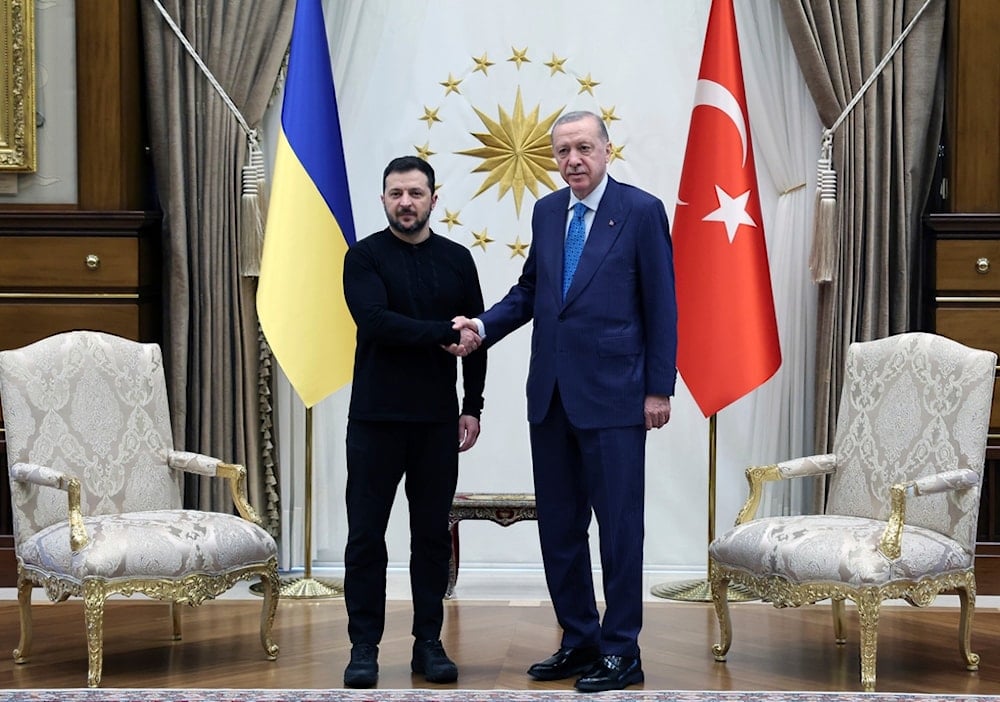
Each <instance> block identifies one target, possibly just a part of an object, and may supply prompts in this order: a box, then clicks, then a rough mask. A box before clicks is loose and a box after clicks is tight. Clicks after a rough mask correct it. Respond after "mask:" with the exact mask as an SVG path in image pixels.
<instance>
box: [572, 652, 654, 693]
mask: <svg viewBox="0 0 1000 702" xmlns="http://www.w3.org/2000/svg"><path fill="white" fill-rule="evenodd" d="M643 680H645V676H644V675H643V674H642V662H641V661H640V660H639V659H638V658H628V657H627V656H601V658H600V660H598V661H597V663H595V664H594V667H593V668H591V669H590V670H588V671H587V672H586V673H584V675H583V677H582V678H580V679H579V680H577V681H576V685H575V687H576V689H577V690H579V691H580V692H603V691H605V690H624V689H625V688H626V687H628V686H629V685H635V684H637V683H641V682H642V681H643Z"/></svg>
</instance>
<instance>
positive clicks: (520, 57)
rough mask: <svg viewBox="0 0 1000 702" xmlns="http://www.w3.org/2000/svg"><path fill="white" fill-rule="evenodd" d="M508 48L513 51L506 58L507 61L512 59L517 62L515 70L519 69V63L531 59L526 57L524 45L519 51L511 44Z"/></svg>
mask: <svg viewBox="0 0 1000 702" xmlns="http://www.w3.org/2000/svg"><path fill="white" fill-rule="evenodd" d="M510 50H511V51H512V52H514V55H513V56H511V57H510V58H509V59H507V60H508V61H513V62H514V63H516V64H517V70H519V71H520V70H521V64H522V63H531V59H530V58H528V47H524V48H523V49H521V50H520V51H518V50H517V49H515V48H514V47H513V46H512V47H510Z"/></svg>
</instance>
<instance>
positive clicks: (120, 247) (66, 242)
mask: <svg viewBox="0 0 1000 702" xmlns="http://www.w3.org/2000/svg"><path fill="white" fill-rule="evenodd" d="M159 242H160V235H159V215H158V214H157V213H147V212H128V211H112V212H83V211H79V210H56V211H42V210H23V211H22V210H0V350H3V349H12V348H18V347H20V346H24V345H25V344H30V343H32V342H34V341H38V340H39V339H42V338H44V337H46V336H49V335H51V334H55V333H58V332H62V331H69V330H73V329H95V330H98V331H106V332H110V333H112V334H117V335H119V336H124V337H128V338H130V339H137V340H142V341H158V340H159V339H160V308H161V301H160V279H159V271H160V265H159V259H160V256H159ZM12 534H13V525H12V523H11V513H10V487H9V485H8V482H7V447H6V442H5V441H4V435H3V429H2V416H0V587H9V586H12V585H14V584H15V581H16V564H15V560H14V553H13V548H14V540H13V536H12Z"/></svg>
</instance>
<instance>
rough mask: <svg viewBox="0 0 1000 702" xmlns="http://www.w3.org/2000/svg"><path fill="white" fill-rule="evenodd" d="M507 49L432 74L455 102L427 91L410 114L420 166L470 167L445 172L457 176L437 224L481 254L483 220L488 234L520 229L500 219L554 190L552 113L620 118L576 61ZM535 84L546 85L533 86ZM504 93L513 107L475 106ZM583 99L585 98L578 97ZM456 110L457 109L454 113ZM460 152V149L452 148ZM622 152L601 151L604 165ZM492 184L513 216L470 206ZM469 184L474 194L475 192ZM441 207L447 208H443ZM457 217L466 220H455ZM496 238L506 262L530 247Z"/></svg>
mask: <svg viewBox="0 0 1000 702" xmlns="http://www.w3.org/2000/svg"><path fill="white" fill-rule="evenodd" d="M514 41H516V39H514ZM507 47H509V50H510V52H509V53H507V49H506V48H505V47H504V46H503V45H502V44H501V45H500V46H499V47H492V48H493V54H494V56H503V54H505V53H506V54H507V58H498V59H497V61H496V62H494V61H492V60H490V58H489V52H488V51H486V50H484V51H483V52H482V53H481V54H479V55H474V54H471V53H470V54H467V55H466V56H467V57H468V58H467V59H466V61H465V64H464V65H463V66H461V67H459V69H458V70H451V71H444V70H440V72H439V73H438V75H441V74H445V75H447V79H445V80H441V81H437V82H436V83H437V85H439V86H440V87H441V88H443V89H444V98H447V97H448V96H450V95H451V93H455V94H456V95H457V96H459V97H457V98H453V99H452V100H450V101H449V100H443V99H442V98H441V97H440V96H441V93H439V92H437V89H434V91H433V93H432V94H433V95H435V97H433V98H430V100H431V102H430V103H429V104H430V105H431V106H427V105H426V104H425V105H424V107H423V115H422V116H418V118H419V119H420V120H421V121H424V122H426V124H427V130H428V131H427V134H428V140H427V141H426V142H425V143H424V145H423V146H416V145H415V146H414V147H413V148H414V149H415V150H416V153H417V155H419V156H420V157H421V158H423V159H424V160H426V161H428V162H430V161H431V157H432V156H433V158H434V159H435V163H434V166H435V168H439V167H440V166H443V165H444V163H443V161H442V163H437V161H438V160H442V159H444V160H449V164H450V165H457V164H455V161H454V159H456V158H457V159H460V160H461V159H463V157H473V158H474V159H476V160H475V162H474V163H473V162H467V163H473V165H471V166H459V167H458V169H457V170H455V169H453V168H449V169H448V170H447V172H448V173H449V174H450V175H451V176H453V177H454V176H461V177H460V178H459V180H460V181H461V183H460V187H459V189H457V190H456V189H455V188H453V187H450V186H451V185H454V184H453V183H452V184H449V188H447V193H448V194H446V195H443V196H442V197H441V200H440V202H439V204H440V205H441V208H442V209H443V211H444V214H443V216H442V215H441V214H440V210H439V212H438V217H439V218H440V219H439V222H440V224H439V225H438V226H441V229H442V231H444V227H445V226H446V227H447V231H446V232H444V233H445V234H446V235H447V236H449V237H451V236H454V237H456V239H464V238H465V236H466V233H468V234H471V241H469V240H468V239H465V241H467V242H469V243H468V245H469V247H470V248H476V247H478V248H480V249H482V250H483V252H484V254H483V255H484V256H485V252H486V251H487V249H488V247H489V245H490V244H492V243H497V242H495V240H494V238H493V237H491V236H490V235H489V234H488V232H487V229H486V227H485V226H483V223H484V220H485V221H488V222H490V224H492V225H493V227H494V231H499V229H498V227H499V228H500V229H504V230H510V231H512V232H517V231H522V232H523V231H524V228H523V226H522V225H523V222H522V223H521V224H510V223H509V222H508V220H507V219H506V218H507V217H510V216H511V215H515V216H516V220H518V221H520V220H521V219H522V217H523V216H524V210H525V209H527V208H530V203H531V202H532V200H531V198H530V197H527V194H531V195H533V196H534V197H535V199H536V200H537V199H538V198H540V197H542V196H543V195H544V194H545V193H546V192H547V191H555V190H558V188H559V187H560V186H562V185H563V183H562V182H559V178H558V177H556V176H555V174H556V173H557V172H558V168H557V166H556V163H555V159H554V156H553V154H552V146H551V139H550V133H551V129H552V124H554V123H555V120H556V119H558V117H559V115H561V114H563V113H564V112H565V111H566V110H568V109H590V110H592V111H593V112H595V113H597V114H598V115H600V118H601V120H602V121H603V122H604V124H605V125H607V126H608V127H609V128H610V126H611V124H612V123H613V122H616V121H619V120H622V119H623V118H622V117H620V116H619V115H618V114H617V109H616V106H614V105H611V106H607V105H603V106H602V105H600V104H599V103H598V102H597V100H596V96H597V95H598V92H597V91H598V89H599V87H598V86H600V85H602V84H601V83H600V82H598V81H597V80H595V79H594V77H593V75H592V74H591V73H586V74H585V73H584V72H583V71H581V70H579V67H578V66H577V64H578V63H579V59H580V57H574V56H572V55H570V56H568V57H567V56H560V55H559V54H557V53H556V52H554V51H551V52H547V51H539V48H538V47H535V48H534V49H531V48H530V46H528V45H522V46H517V45H514V44H507ZM532 51H534V52H535V54H536V56H537V58H536V59H534V60H532V59H531V58H529V55H530V53H531V52H532ZM545 53H549V55H550V57H551V58H549V59H548V60H546V59H545V58H544V54H545ZM512 64H513V65H512ZM477 73H482V78H480V77H478V76H476V74H477ZM538 81H547V83H545V84H543V85H541V86H539V85H538V84H537V82H538ZM573 83H576V85H573ZM503 85H506V86H509V87H507V88H503V87H501V86H503ZM432 86H433V83H432ZM511 89H513V90H511ZM484 90H485V92H484ZM600 90H602V91H603V90H604V89H603V88H600ZM539 91H540V92H539ZM510 92H514V93H515V98H514V100H513V101H512V103H513V104H512V103H509V102H506V101H503V102H501V100H500V99H496V102H497V107H496V110H495V111H493V110H492V109H490V108H489V107H487V106H483V105H481V101H482V100H487V101H488V104H489V103H492V102H493V101H494V99H495V98H494V96H497V95H504V94H505V95H510ZM584 94H587V95H589V96H591V97H589V98H588V97H582V96H584ZM578 96H580V97H578ZM425 99H426V98H425ZM435 101H438V102H437V107H434V105H435ZM418 104H419V103H418ZM571 105H572V107H571ZM588 105H589V106H588ZM458 108H460V112H459V113H458V114H454V111H455V110H456V109H458ZM469 108H471V113H475V115H476V118H478V119H479V120H480V122H481V123H482V125H483V128H482V129H481V131H480V132H478V133H477V132H476V131H475V129H476V126H475V125H474V124H472V123H470V119H471V113H470V111H469ZM543 110H544V113H543ZM550 112H551V114H549V113H550ZM545 115H547V116H545ZM472 121H473V122H474V120H472ZM435 123H441V125H440V126H439V127H438V128H436V129H434V131H433V136H431V133H430V129H431V128H432V127H433V126H434V125H435ZM456 130H458V132H456ZM419 139H420V137H415V138H414V139H413V141H412V142H411V143H419ZM432 140H433V141H435V146H436V147H438V152H435V151H433V150H432V149H431V147H430V141H432ZM442 140H449V141H450V144H449V145H448V148H445V147H444V146H443V145H442ZM470 141H471V142H472V143H471V144H470ZM477 141H478V144H476V142H477ZM462 147H467V148H465V149H464V150H457V149H461V148H462ZM624 149H625V144H621V143H619V144H615V143H612V144H611V145H610V148H609V154H608V163H609V164H610V163H613V162H614V161H618V160H621V161H624V160H626V159H625V158H624V155H623V154H624ZM440 172H442V173H443V172H444V171H440ZM479 173H481V174H483V175H482V181H481V182H480V184H479V185H478V186H477V185H476V184H475V182H473V181H471V180H470V176H472V178H475V177H476V176H475V175H474V174H479ZM462 174H464V175H462ZM494 186H495V188H496V193H497V197H496V200H497V203H501V201H503V200H504V199H505V198H506V196H507V194H508V193H511V194H512V197H511V201H512V202H513V205H514V212H511V211H510V210H508V209H507V208H506V206H504V207H502V208H501V207H500V206H499V204H498V205H496V206H494V205H492V204H488V203H481V204H476V205H474V204H473V202H472V201H473V200H474V199H475V198H478V197H479V196H480V195H483V194H484V193H486V191H487V190H492V189H493V188H494ZM476 187H478V190H475V188H476ZM435 192H436V193H444V192H445V190H442V183H441V179H440V177H439V180H438V183H437V188H436V189H435ZM470 193H472V194H471V195H470ZM526 197H527V201H525V200H526ZM491 199H492V198H491ZM446 204H447V205H449V206H450V207H453V208H455V209H454V210H451V209H446V208H445V205H446ZM484 208H485V209H484ZM460 213H461V214H462V215H463V216H464V219H465V220H466V222H467V223H463V221H461V219H460V217H459V214H460ZM470 218H471V219H470ZM530 235H531V234H530V232H528V233H527V236H529V237H530ZM503 236H504V238H505V239H506V240H507V241H506V242H504V243H503V244H501V248H500V249H498V251H502V250H503V247H504V246H506V247H507V248H508V249H510V252H511V254H510V259H512V260H513V259H516V258H517V257H519V256H520V257H521V258H522V259H523V258H526V257H527V252H528V251H529V247H530V243H524V242H522V241H521V239H520V237H517V238H516V239H515V240H514V241H513V243H507V242H510V241H511V240H510V238H509V235H508V234H506V233H505V234H504V235H503ZM494 255H495V254H494ZM512 263H513V261H512Z"/></svg>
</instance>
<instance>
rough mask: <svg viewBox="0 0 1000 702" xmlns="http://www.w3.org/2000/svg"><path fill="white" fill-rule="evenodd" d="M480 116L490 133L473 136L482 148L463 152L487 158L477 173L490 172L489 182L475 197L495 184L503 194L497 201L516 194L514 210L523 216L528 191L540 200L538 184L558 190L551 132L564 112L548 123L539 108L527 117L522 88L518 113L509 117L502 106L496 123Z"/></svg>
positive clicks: (516, 111)
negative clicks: (553, 173)
mask: <svg viewBox="0 0 1000 702" xmlns="http://www.w3.org/2000/svg"><path fill="white" fill-rule="evenodd" d="M473 109H475V110H476V114H477V115H479V119H480V120H482V122H483V124H484V125H485V126H486V129H487V130H488V132H487V133H486V134H473V136H474V137H476V138H477V139H478V140H479V141H480V142H482V144H483V146H482V147H481V148H478V149H468V150H466V151H459V152H458V153H460V154H462V155H463V156H475V157H478V158H481V159H483V162H482V163H481V164H480V165H479V166H477V167H476V168H475V169H474V170H473V173H488V174H489V175H487V176H486V180H484V181H483V184H482V185H481V186H480V187H479V190H478V191H477V192H476V194H475V195H473V197H478V196H479V195H481V194H482V193H484V192H486V191H487V190H489V189H490V188H491V187H493V186H494V185H496V186H498V188H499V190H500V192H499V194H498V195H497V200H500V199H502V198H503V196H504V195H506V194H507V191H512V192H513V193H514V208H515V209H516V210H517V214H518V215H520V214H521V202H522V200H523V199H524V190H525V189H526V188H527V189H528V190H530V191H531V194H532V195H534V196H535V197H536V198H537V197H538V184H539V183H542V184H544V185H546V186H548V188H549V189H550V190H555V189H556V184H555V182H553V180H552V179H551V178H550V177H549V174H548V171H556V170H558V168H557V167H556V162H555V160H554V159H553V158H552V144H551V141H550V139H549V130H550V129H551V127H552V124H553V123H554V122H555V121H556V118H557V117H559V114H560V113H561V112H562V109H560V110H557V111H556V112H553V113H552V114H551V115H549V116H548V117H546V118H545V119H544V120H541V121H539V119H538V110H539V108H538V106H537V105H536V106H535V109H534V110H532V111H531V113H529V114H527V115H526V114H524V104H523V102H522V100H521V89H520V87H519V88H518V89H517V96H516V97H515V98H514V112H513V114H507V112H506V111H505V110H504V109H503V108H502V107H498V108H497V110H498V111H499V113H500V121H499V122H495V121H493V120H492V119H490V117H488V116H487V115H486V114H485V113H483V112H481V111H480V110H479V109H477V108H473Z"/></svg>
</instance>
